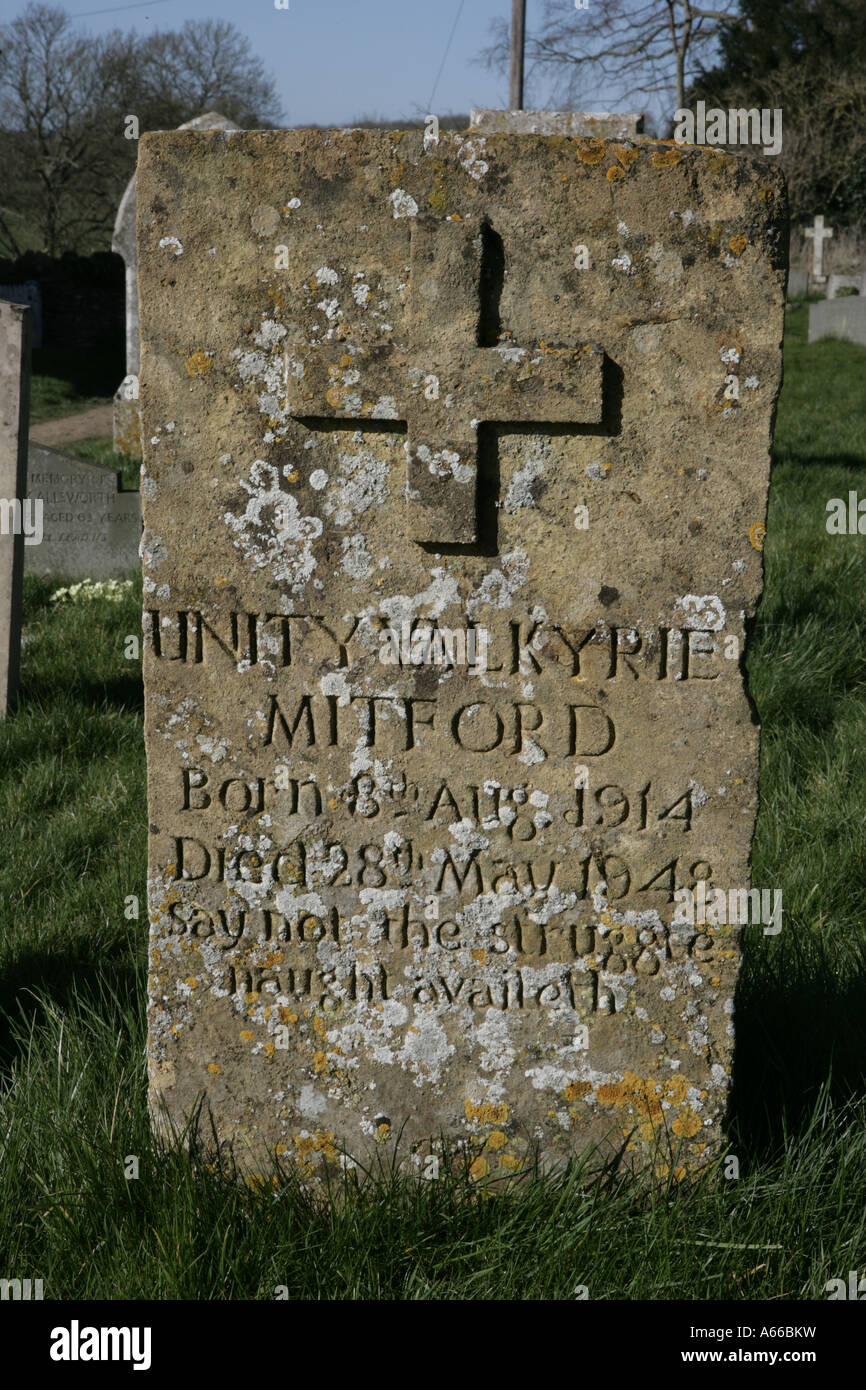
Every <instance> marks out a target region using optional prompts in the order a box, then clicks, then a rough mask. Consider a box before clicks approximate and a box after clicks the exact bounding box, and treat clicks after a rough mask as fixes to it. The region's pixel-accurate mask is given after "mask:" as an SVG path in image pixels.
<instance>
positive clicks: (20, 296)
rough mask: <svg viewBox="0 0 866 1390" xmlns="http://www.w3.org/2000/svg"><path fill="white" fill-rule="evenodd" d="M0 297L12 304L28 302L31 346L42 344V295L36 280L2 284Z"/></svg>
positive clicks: (38, 346) (36, 346) (37, 346)
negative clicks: (16, 283)
mask: <svg viewBox="0 0 866 1390" xmlns="http://www.w3.org/2000/svg"><path fill="white" fill-rule="evenodd" d="M0 299H5V300H8V301H9V303H11V304H27V305H29V307H30V311H31V312H30V346H31V348H41V346H42V295H41V293H40V290H39V284H38V282H37V281H36V280H25V281H24V283H23V284H19V285H0Z"/></svg>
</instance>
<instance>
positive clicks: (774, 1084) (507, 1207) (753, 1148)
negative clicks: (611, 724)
mask: <svg viewBox="0 0 866 1390" xmlns="http://www.w3.org/2000/svg"><path fill="white" fill-rule="evenodd" d="M805 322H806V309H805V307H804V306H803V305H799V306H797V307H795V308H793V309H791V310H790V311H789V314H788V333H787V337H786V378H785V386H784V390H783V394H782V399H781V404H780V409H779V420H778V430H777V460H778V461H777V464H776V469H775V473H774V481H773V487H772V494H771V505H770V518H769V530H768V536H767V541H766V547H765V555H766V561H767V587H766V593H765V598H764V601H763V604H762V607H761V610H760V616H759V619H758V623H757V628H756V632H755V637H754V641H753V644H752V647H751V650H750V659H749V669H750V675H751V683H752V691H753V694H754V697H755V699H756V702H757V705H758V709H759V712H760V715H761V718H762V721H763V730H764V732H763V754H762V759H763V760H762V772H761V810H760V815H759V820H758V830H757V839H756V843H755V851H754V881H755V882H756V883H757V884H758V885H772V886H773V887H781V888H782V889H783V892H784V902H785V919H784V920H785V925H784V929H783V931H782V933H781V935H780V936H779V937H776V938H771V937H764V936H763V934H762V933H761V931H760V928H759V927H755V928H749V929H747V932H746V937H747V944H746V961H745V966H744V970H743V975H742V982H741V987H740V992H739V998H738V1008H737V1025H738V1033H737V1055H736V1065H735V1087H734V1094H733V1116H732V1126H731V1138H730V1144H729V1146H728V1151H729V1152H731V1153H734V1154H736V1155H737V1156H738V1158H739V1162H740V1177H739V1180H738V1181H733V1180H728V1181H726V1180H725V1179H724V1177H723V1176H722V1174H721V1172H720V1171H718V1170H717V1171H714V1172H708V1173H707V1174H706V1175H705V1177H704V1178H702V1180H701V1181H699V1182H695V1183H691V1184H683V1185H681V1186H680V1187H679V1188H677V1187H669V1186H666V1185H664V1184H660V1183H656V1184H652V1183H649V1182H641V1183H636V1182H635V1181H634V1180H627V1179H624V1178H614V1177H610V1176H605V1175H602V1176H600V1177H596V1178H593V1179H589V1178H587V1177H586V1176H585V1175H582V1174H581V1172H580V1171H579V1170H578V1169H575V1170H574V1171H573V1172H571V1173H569V1174H567V1175H565V1176H562V1177H558V1178H546V1179H545V1178H540V1177H534V1176H530V1177H528V1178H527V1179H526V1180H525V1181H524V1182H523V1184H522V1186H516V1187H514V1188H512V1189H510V1190H509V1191H505V1192H491V1191H489V1190H488V1191H483V1190H479V1189H477V1188H476V1187H474V1186H473V1184H472V1183H471V1181H469V1180H467V1179H464V1178H462V1177H452V1176H444V1177H443V1178H441V1179H440V1180H439V1181H438V1182H421V1183H417V1184H413V1183H412V1182H410V1181H406V1180H397V1179H393V1178H391V1177H389V1176H388V1175H387V1174H386V1175H384V1176H382V1177H381V1179H379V1180H378V1181H377V1182H376V1183H374V1184H370V1185H369V1186H368V1188H367V1189H366V1190H363V1191H361V1192H352V1193H351V1194H350V1200H348V1201H346V1202H333V1201H332V1202H330V1203H329V1202H328V1201H326V1200H324V1199H318V1200H314V1199H313V1198H312V1197H310V1196H309V1194H307V1193H305V1192H304V1191H303V1190H299V1189H298V1188H297V1187H296V1186H295V1185H294V1183H293V1181H292V1178H291V1176H290V1175H288V1174H287V1175H285V1181H284V1182H283V1183H282V1184H281V1185H280V1186H279V1188H278V1190H276V1191H268V1192H266V1193H264V1194H258V1193H255V1192H253V1191H250V1190H249V1189H248V1188H246V1187H244V1186H242V1185H240V1184H238V1183H237V1182H235V1181H233V1180H232V1178H231V1175H229V1174H219V1173H214V1172H210V1171H207V1170H206V1169H204V1168H203V1166H202V1165H200V1164H199V1163H198V1162H197V1160H196V1158H195V1156H190V1155H188V1154H187V1153H186V1152H184V1151H182V1150H179V1151H174V1152H171V1153H163V1152H158V1151H157V1150H156V1149H155V1147H154V1145H153V1142H152V1140H151V1137H150V1133H149V1129H148V1123H147V1116H146V1110H145V1079H144V1061H143V1049H144V1038H145V1029H144V977H145V947H146V921H145V909H144V891H145V889H144V884H145V838H146V836H145V829H146V807H145V775H144V774H145V768H144V750H143V745H142V692H141V682H140V676H139V668H138V665H137V663H133V662H128V661H125V660H124V656H123V639H124V637H125V635H126V634H128V633H137V632H138V631H139V610H140V589H139V586H138V583H137V582H136V586H135V590H134V592H133V593H132V594H130V595H129V596H128V597H127V598H125V599H124V601H123V602H122V603H118V604H115V603H110V602H108V601H107V600H103V599H96V600H91V601H88V602H87V603H86V604H80V605H70V606H58V605H54V604H52V603H51V602H50V594H51V592H52V590H53V587H54V586H53V585H52V584H49V583H46V582H45V581H42V580H37V579H34V578H33V577H28V579H27V583H26V596H25V597H26V614H25V622H26V631H25V637H26V645H25V648H24V652H23V686H24V688H23V692H22V699H21V705H20V708H19V711H18V713H17V714H16V715H15V717H14V718H13V719H11V720H9V721H8V723H7V724H6V725H5V726H3V727H2V729H0V820H2V824H3V826H4V839H5V844H4V850H5V853H4V854H3V856H2V862H0V920H2V922H3V925H4V931H3V933H2V935H0V1085H2V1088H3V1090H2V1098H0V1274H3V1275H4V1276H8V1277H12V1276H17V1277H21V1278H28V1277H29V1278H42V1279H43V1280H44V1281H45V1294H46V1297H65V1298H99V1297H107V1298H132V1297H144V1298H197V1297H201V1298H244V1297H270V1296H272V1295H273V1291H274V1289H275V1288H276V1287H277V1286H281V1285H282V1286H286V1288H287V1289H288V1293H289V1296H290V1297H300V1298H311V1299H318V1298H338V1299H353V1298H362V1297H363V1298H375V1299H392V1298H400V1299H407V1298H408V1299H416V1298H436V1299H439V1298H442V1299H454V1298H493V1299H509V1298H516V1299H537V1298H555V1299H571V1298H573V1297H574V1296H575V1289H576V1287H577V1286H578V1285H585V1286H586V1287H587V1289H588V1292H589V1297H590V1298H592V1299H603V1298H625V1299H639V1298H646V1299H673V1298H685V1299H706V1298H716V1297H730V1298H742V1299H778V1298H810V1299H811V1298H821V1297H822V1296H823V1287H824V1284H825V1283H826V1281H827V1280H828V1279H830V1278H835V1277H842V1278H847V1273H848V1271H849V1270H850V1269H857V1270H858V1271H860V1273H861V1274H862V1273H863V1272H864V1267H866V1092H864V1075H866V988H864V985H866V959H864V945H866V876H864V874H863V861H864V850H863V849H862V848H861V846H862V845H863V844H864V834H863V815H864V811H863V808H864V807H866V684H864V682H866V655H864V653H866V641H861V638H866V612H864V608H863V597H862V596H863V595H864V594H866V540H864V539H863V538H860V537H843V536H829V535H828V534H827V532H826V529H825V516H826V513H825V506H826V502H827V500H828V499H829V498H831V497H845V496H846V495H847V493H848V490H849V489H851V488H854V489H857V490H858V491H860V492H861V493H862V494H863V495H866V394H864V391H863V385H862V383H863V379H864V372H866V349H860V348H857V347H854V346H852V345H849V344H844V343H838V342H825V343H818V344H815V345H813V346H809V345H808V344H807V343H806V340H805ZM131 894H135V895H137V897H138V898H139V901H140V904H141V906H140V915H139V917H138V919H137V920H134V919H128V918H127V917H125V916H124V902H125V899H127V897H128V896H129V895H131ZM128 1155H137V1156H138V1159H139V1162H140V1175H139V1177H138V1179H137V1180H128V1179H127V1178H126V1177H125V1175H124V1160H125V1158H126V1157H127V1156H128Z"/></svg>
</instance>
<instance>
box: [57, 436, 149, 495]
mask: <svg viewBox="0 0 866 1390" xmlns="http://www.w3.org/2000/svg"><path fill="white" fill-rule="evenodd" d="M62 452H63V453H64V454H74V455H75V456H76V458H80V459H89V460H90V462H91V463H101V464H102V465H103V467H104V468H119V469H120V486H121V488H122V489H123V490H124V491H127V492H128V491H131V492H137V491H138V489H139V488H140V487H141V459H140V458H139V457H138V455H132V456H130V457H129V458H128V457H127V456H126V454H116V453H115V452H114V441H113V439H112V438H111V436H110V435H107V436H103V435H100V436H99V437H98V438H95V439H76V440H75V441H74V442H73V443H71V444H64V445H63V448H62Z"/></svg>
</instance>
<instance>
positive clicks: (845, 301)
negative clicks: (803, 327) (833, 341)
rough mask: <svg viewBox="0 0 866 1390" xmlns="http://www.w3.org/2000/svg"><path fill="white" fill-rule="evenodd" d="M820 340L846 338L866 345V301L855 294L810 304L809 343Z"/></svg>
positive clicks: (851, 341)
mask: <svg viewBox="0 0 866 1390" xmlns="http://www.w3.org/2000/svg"><path fill="white" fill-rule="evenodd" d="M819 338H845V339H847V341H848V342H849V343H862V344H864V345H866V299H864V298H862V296H861V295H859V294H853V295H844V296H840V297H837V298H836V299H822V300H820V301H819V302H818V303H817V304H810V305H809V342H810V343H815V342H817V341H818V339H819Z"/></svg>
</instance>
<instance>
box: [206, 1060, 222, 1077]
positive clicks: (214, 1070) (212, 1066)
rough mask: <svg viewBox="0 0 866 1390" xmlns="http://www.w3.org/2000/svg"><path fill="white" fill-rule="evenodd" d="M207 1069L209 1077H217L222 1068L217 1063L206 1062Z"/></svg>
mask: <svg viewBox="0 0 866 1390" xmlns="http://www.w3.org/2000/svg"><path fill="white" fill-rule="evenodd" d="M207 1069H208V1071H209V1072H210V1074H211V1076H219V1074H220V1072H221V1071H222V1067H221V1066H220V1064H219V1062H208V1067H207Z"/></svg>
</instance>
